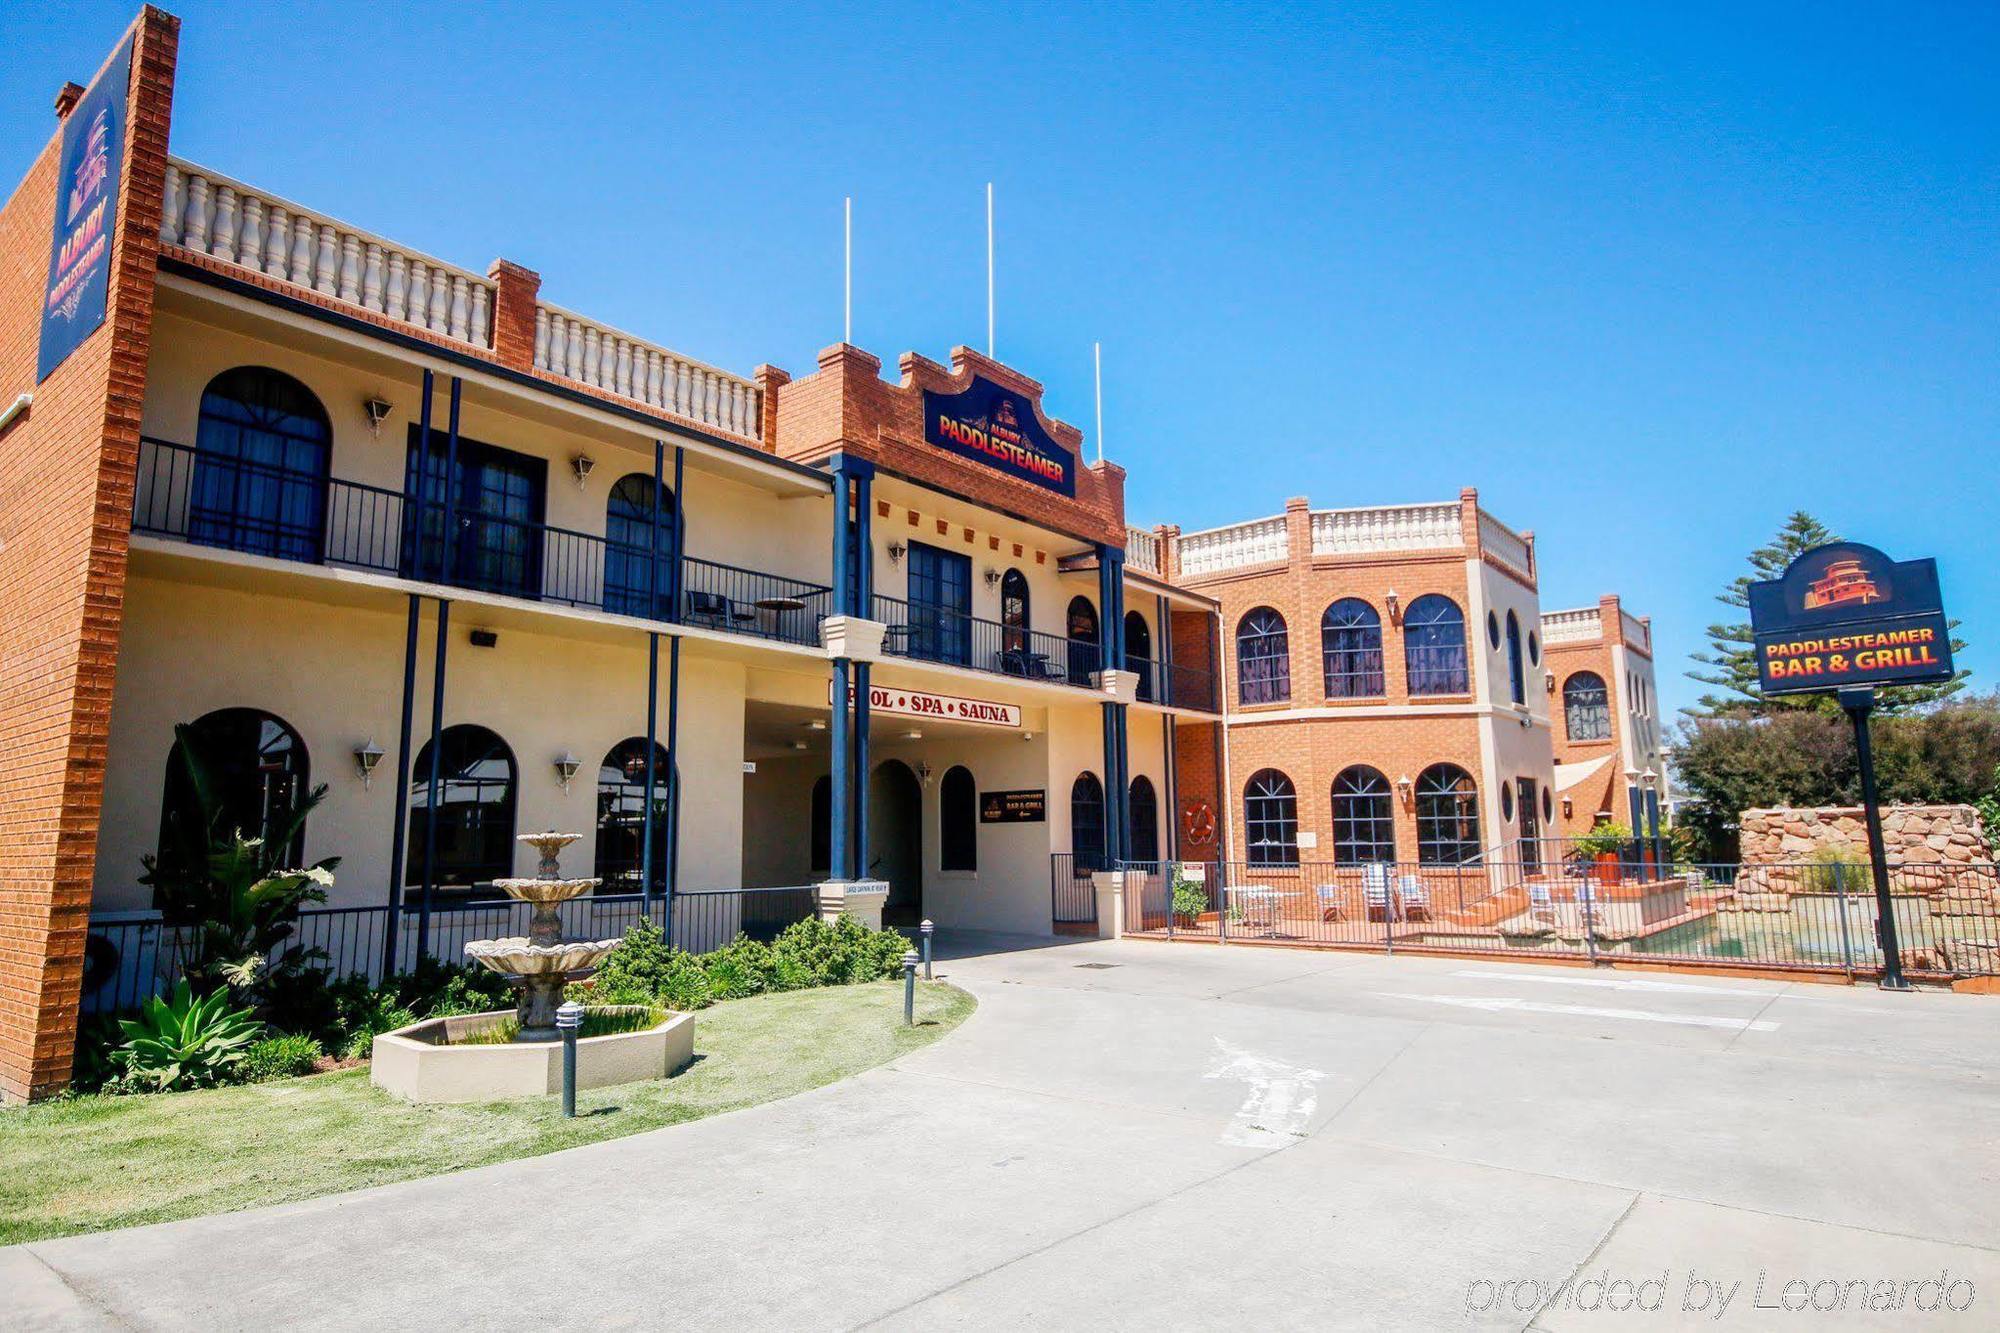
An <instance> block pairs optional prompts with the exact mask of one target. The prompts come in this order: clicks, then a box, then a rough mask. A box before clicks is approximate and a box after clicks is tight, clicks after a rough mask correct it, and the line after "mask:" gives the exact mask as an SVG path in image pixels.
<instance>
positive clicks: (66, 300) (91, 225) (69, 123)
mask: <svg viewBox="0 0 2000 1333" xmlns="http://www.w3.org/2000/svg"><path fill="white" fill-rule="evenodd" d="M131 70H132V43H131V40H130V39H129V38H128V39H127V40H126V41H125V44H124V45H123V46H121V47H119V49H118V54H117V55H115V56H113V57H112V60H111V63H110V64H109V65H108V66H106V67H105V70H104V73H103V75H102V76H101V77H100V78H99V79H98V80H97V82H95V83H93V84H92V85H91V86H90V90H89V91H88V92H86V93H84V95H83V96H82V97H81V98H79V99H77V104H76V106H75V107H73V108H71V110H70V113H69V116H68V118H67V119H65V120H64V121H63V136H62V159H61V162H60V164H59V166H58V169H57V176H56V182H57V190H56V201H55V225H54V226H53V227H52V228H51V231H52V233H53V234H52V236H51V238H50V242H49V277H48V285H47V288H46V290H45V298H44V300H43V303H42V334H41V346H40V354H39V357H38V362H39V365H38V373H37V374H36V376H35V379H36V382H37V383H39V382H40V381H42V380H45V379H47V378H48V377H49V375H50V374H51V373H52V372H53V371H54V370H55V368H56V367H57V366H59V365H61V364H62V363H63V362H64V361H65V360H67V359H68V358H69V354H70V353H71V352H74V351H75V350H76V349H77V347H78V346H79V345H80V344H81V343H82V342H83V340H84V339H85V338H88V337H89V336H90V335H91V334H92V333H94V332H96V330H97V328H98V326H99V325H101V324H102V323H104V304H105V296H106V294H107V292H108V291H109V290H110V287H111V233H112V227H113V224H114V223H115V222H116V221H117V218H118V164H119V162H120V161H121V160H122V158H123V153H122V151H121V146H120V141H121V138H122V128H123V121H124V119H125V93H126V88H127V86H128V84H129V83H130V81H131Z"/></svg>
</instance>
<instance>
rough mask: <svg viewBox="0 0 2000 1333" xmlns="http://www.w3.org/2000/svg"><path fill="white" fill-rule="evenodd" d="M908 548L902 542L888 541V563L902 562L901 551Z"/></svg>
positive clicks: (896, 563) (898, 563) (897, 563)
mask: <svg viewBox="0 0 2000 1333" xmlns="http://www.w3.org/2000/svg"><path fill="white" fill-rule="evenodd" d="M909 549H910V548H909V547H907V546H905V545H903V543H901V542H890V543H889V563H890V564H892V565H900V564H902V563H903V552H905V551H907V550H909Z"/></svg>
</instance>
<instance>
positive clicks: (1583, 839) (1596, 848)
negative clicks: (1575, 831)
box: [1576, 820, 1632, 856]
mask: <svg viewBox="0 0 2000 1333" xmlns="http://www.w3.org/2000/svg"><path fill="white" fill-rule="evenodd" d="M1630 841H1632V830H1631V829H1629V828H1626V827H1625V826H1624V825H1623V824H1615V823H1612V822H1611V821H1609V820H1606V821H1605V822H1604V823H1602V824H1599V825H1597V826H1596V827H1594V828H1592V829H1591V830H1590V832H1588V833H1582V834H1579V835H1577V838H1576V849H1577V850H1578V851H1579V852H1582V853H1583V854H1584V855H1586V856H1603V855H1605V854H1607V853H1616V852H1620V851H1623V850H1624V848H1625V844H1626V843H1628V842H1630Z"/></svg>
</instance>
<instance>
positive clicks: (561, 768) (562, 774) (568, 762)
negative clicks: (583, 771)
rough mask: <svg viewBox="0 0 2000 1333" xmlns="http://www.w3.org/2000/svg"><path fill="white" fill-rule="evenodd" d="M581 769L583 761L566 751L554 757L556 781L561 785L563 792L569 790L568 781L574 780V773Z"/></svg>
mask: <svg viewBox="0 0 2000 1333" xmlns="http://www.w3.org/2000/svg"><path fill="white" fill-rule="evenodd" d="M582 767H583V761H582V760H581V759H578V758H577V757H576V756H575V755H573V754H571V753H570V752H569V751H568V750H564V751H563V752H562V753H561V754H559V755H557V756H556V781H558V782H560V783H562V789H563V790H564V791H568V790H569V784H570V779H571V778H574V777H575V776H576V771H577V770H578V769H579V768H582Z"/></svg>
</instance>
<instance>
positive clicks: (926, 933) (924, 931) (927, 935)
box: [917, 917, 937, 981]
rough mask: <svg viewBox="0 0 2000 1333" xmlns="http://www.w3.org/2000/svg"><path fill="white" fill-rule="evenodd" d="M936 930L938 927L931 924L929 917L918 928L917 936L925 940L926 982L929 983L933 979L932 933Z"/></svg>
mask: <svg viewBox="0 0 2000 1333" xmlns="http://www.w3.org/2000/svg"><path fill="white" fill-rule="evenodd" d="M936 929H937V927H936V926H933V925H932V924H931V923H930V919H929V918H928V917H927V918H925V920H924V923H923V924H922V925H920V926H918V927H917V934H918V935H919V936H921V937H922V938H923V942H924V980H925V981H929V980H930V979H931V932H932V931H934V930H936Z"/></svg>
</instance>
